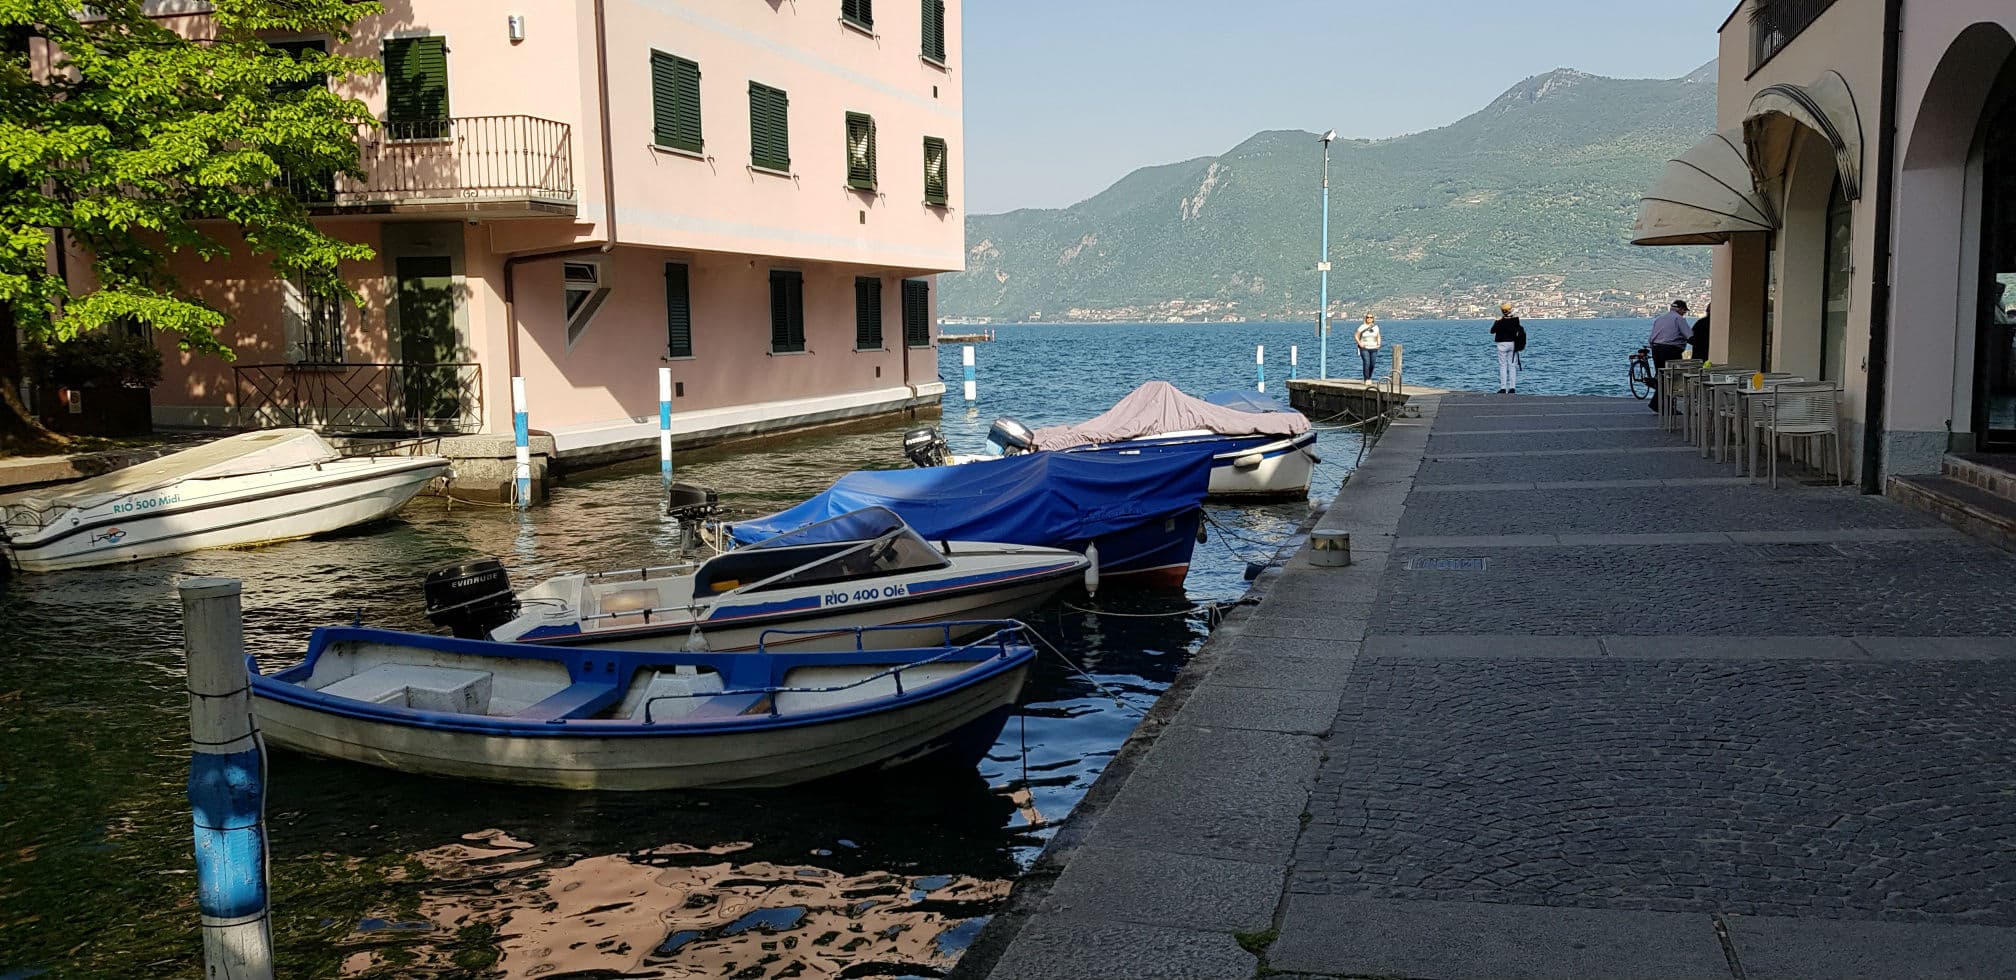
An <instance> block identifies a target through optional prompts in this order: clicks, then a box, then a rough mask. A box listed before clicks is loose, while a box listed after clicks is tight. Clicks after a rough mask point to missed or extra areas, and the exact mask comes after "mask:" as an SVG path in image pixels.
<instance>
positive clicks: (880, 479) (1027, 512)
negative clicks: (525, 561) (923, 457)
mask: <svg viewBox="0 0 2016 980" xmlns="http://www.w3.org/2000/svg"><path fill="white" fill-rule="evenodd" d="M1210 479H1211V460H1210V457H1209V456H1208V455H1206V454H1201V453H1188V454H1185V453H1167V454H1148V455H1140V456H1123V455H1117V454H1102V453H1029V454H1024V455H1017V456H1007V457H1002V458H997V459H988V460H981V461H976V462H972V463H967V464H965V465H961V466H933V467H928V468H919V469H902V470H863V471H859V472H855V473H850V474H848V475H846V476H843V477H841V478H840V479H839V480H838V481H836V482H835V483H834V484H833V486H832V487H830V488H828V489H827V490H826V491H825V492H823V493H820V494H818V495H817V496H815V497H813V498H811V499H810V500H807V501H805V502H804V503H802V504H799V505H798V506H796V507H793V508H791V509H789V510H786V511H782V512H780V513H777V514H772V515H770V516H768V517H763V518H758V519H755V520H749V521H741V522H738V523H735V524H732V525H729V526H728V527H727V529H726V530H727V534H728V536H729V537H730V538H731V539H732V540H733V541H734V542H735V543H737V544H738V545H742V546H744V547H746V546H749V545H755V544H759V543H762V542H764V541H768V540H770V539H772V538H776V537H778V536H779V535H784V534H787V533H789V532H792V531H794V530H797V529H798V528H802V527H806V526H808V525H813V524H817V523H818V522H820V521H824V520H829V519H831V518H833V517H834V516H836V515H839V514H845V513H848V512H849V511H853V510H857V509H859V508H862V507H881V508H885V509H887V510H889V511H892V512H894V513H895V514H897V515H898V516H900V517H901V518H902V519H903V520H904V521H905V522H906V523H908V524H909V525H910V526H911V527H912V528H914V529H916V531H917V532H918V533H919V534H921V535H923V536H924V537H925V538H926V539H928V540H932V541H937V540H942V539H948V538H949V539H953V540H967V539H971V540H982V541H1001V542H1007V543H1011V544H1018V545H1025V546H1030V547H1043V548H1062V549H1065V550H1067V551H1072V552H1077V553H1080V554H1083V555H1085V556H1086V558H1087V559H1088V560H1089V561H1090V562H1091V563H1092V567H1091V568H1090V569H1088V573H1089V574H1090V575H1091V576H1092V577H1093V580H1091V581H1088V584H1089V585H1093V586H1097V585H1099V584H1101V583H1104V584H1109V585H1147V586H1158V585H1159V586H1180V585H1181V584H1182V583H1183V578H1184V576H1185V575H1186V574H1187V573H1188V571H1189V568H1190V555H1191V552H1192V550H1193V549H1194V548H1195V547H1196V545H1197V540H1198V535H1199V532H1200V529H1201V526H1202V519H1203V514H1202V507H1203V504H1204V497H1205V494H1206V491H1207V485H1208V484H1209V482H1210Z"/></svg>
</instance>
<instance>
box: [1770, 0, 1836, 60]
mask: <svg viewBox="0 0 2016 980" xmlns="http://www.w3.org/2000/svg"><path fill="white" fill-rule="evenodd" d="M1833 5H1834V0H1756V3H1755V5H1754V6H1753V7H1752V8H1751V12H1750V71H1751V72H1753V73H1754V72H1756V71H1757V69H1759V68H1762V67H1764V63H1765V62H1767V61H1770V60H1771V59H1772V58H1773V57H1776V56H1777V54H1778V52H1780V51H1783V50H1785V46H1786V45H1788V44H1791V43H1792V41H1793V39H1794V38H1797V37H1798V36H1799V35H1800V34H1803V33H1805V31H1806V29H1807V28H1808V27H1812V26H1813V22H1814V21H1816V20H1819V19H1820V15H1821V14H1824V13H1826V12H1827V8H1828V7H1832V6H1833Z"/></svg>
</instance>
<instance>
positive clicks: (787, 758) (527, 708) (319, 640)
mask: <svg viewBox="0 0 2016 980" xmlns="http://www.w3.org/2000/svg"><path fill="white" fill-rule="evenodd" d="M966 625H968V626H975V627H979V628H981V630H982V632H983V634H984V635H983V637H982V638H981V639H979V640H976V641H975V642H972V643H969V644H966V645H963V646H955V645H952V644H951V643H950V642H946V641H944V636H945V635H947V634H946V633H945V632H941V633H940V640H941V642H940V643H938V644H936V645H933V646H931V647H928V648H919V649H911V650H883V651H878V650H874V649H868V647H869V645H870V644H869V643H868V642H866V640H867V639H869V638H872V636H873V635H874V634H875V633H876V632H878V631H875V630H861V631H854V632H852V635H846V636H844V637H843V639H842V640H841V641H840V642H839V643H838V644H837V646H838V649H834V648H833V647H831V646H829V647H827V648H823V649H820V650H815V651H805V652H771V651H769V650H767V649H765V650H759V651H757V652H755V653H733V654H729V653H641V652H637V651H627V650H619V651H611V650H578V649H575V650H570V649H554V648H548V647H538V646H530V645H526V644H517V643H491V642H486V641H483V640H467V639H459V638H450V637H441V636H424V635H418V634H412V633H398V632H393V631H390V630H379V629H369V628H365V627H354V626H353V627H333V628H327V629H318V630H316V631H315V633H314V636H313V638H312V639H311V640H310V641H309V647H308V655H307V658H306V659H305V660H304V661H303V662H302V663H300V664H299V665H297V666H294V667H291V668H288V669H286V670H283V671H281V672H279V673H277V674H272V675H256V674H255V675H254V676H253V678H252V695H253V705H254V711H255V712H256V713H257V716H258V719H259V727H260V730H261V731H262V732H263V733H264V734H265V738H266V740H267V741H268V742H269V743H271V744H274V745H278V746H282V747H284V748H288V749H293V750H295V751H299V752H306V753H309V754H312V755H319V756H325V757H328V758H334V759H346V760H349V761H352V762H361V763H364V764H367V765H374V766H381V767H384V768H387V769H395V770H398V771H400V772H409V773H418V774H423V775H431V776H447V777H453V778H461V779H480V780H487V781H492V782H501V783H515V784H519V785H527V786H548V787H555V788H560V789H584V790H663V789H685V788H697V787H761V786H788V785H792V784H795V783H802V782H806V781H809V780H814V779H820V778H823V777H826V776H832V775H837V774H839V773H843V772H851V771H855V770H860V769H864V768H889V767H894V766H898V765H906V764H910V763H915V762H920V761H925V760H931V761H937V762H942V763H945V764H947V765H961V764H963V765H967V766H971V765H973V764H974V763H975V762H977V761H978V760H979V758H980V757H981V756H983V755H984V754H985V753H986V752H987V750H988V749H989V748H991V747H992V746H993V744H994V741H995V739H996V738H998V737H999V735H1000V733H1001V727H1002V725H1003V724H1005V723H1006V721H1007V720H1008V717H1009V715H1010V713H1011V712H1012V711H1013V709H1014V705H1015V702H1016V699H1017V698H1018V697H1019V696H1020V694H1021V690H1022V683H1023V680H1024V679H1025V678H1026V677H1027V676H1028V672H1029V664H1030V662H1031V661H1032V660H1034V658H1035V653H1034V651H1033V650H1032V649H1031V648H1030V647H1029V646H1028V644H1027V643H1026V642H1024V641H1023V639H1022V637H1021V635H1020V633H1019V631H1018V629H1017V627H1016V625H1015V624H1012V623H988V624H966Z"/></svg>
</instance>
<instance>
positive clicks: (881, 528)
mask: <svg viewBox="0 0 2016 980" xmlns="http://www.w3.org/2000/svg"><path fill="white" fill-rule="evenodd" d="M902 527H903V519H902V518H900V517H897V516H896V515H895V514H892V513H890V512H889V510H888V509H887V508H884V507H864V508H862V509H860V510H856V511H851V512H849V513H845V514H841V515H840V516H838V517H835V518H832V519H830V520H824V521H820V522H819V523H817V524H807V525H805V526H804V527H801V528H796V529H794V530H791V531H786V532H785V533H783V534H779V535H777V536H776V537H774V538H770V539H768V540H766V541H764V542H762V543H761V544H760V545H757V547H762V548H789V547H793V546H796V545H801V544H842V543H845V542H851V541H873V540H875V539H876V538H879V537H881V536H883V535H885V534H888V533H889V532H891V531H895V530H900V529H901V528H902Z"/></svg>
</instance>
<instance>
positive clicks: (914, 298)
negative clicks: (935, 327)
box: [903, 279, 931, 347]
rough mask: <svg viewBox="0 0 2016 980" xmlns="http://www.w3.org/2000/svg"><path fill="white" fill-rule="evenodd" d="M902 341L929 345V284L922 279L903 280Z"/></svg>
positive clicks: (909, 344)
mask: <svg viewBox="0 0 2016 980" xmlns="http://www.w3.org/2000/svg"><path fill="white" fill-rule="evenodd" d="M903 343H904V344H905V345H906V346H909V347H929V346H931V284H930V283H929V282H926V281H924V280H922V279H905V280H903Z"/></svg>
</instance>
